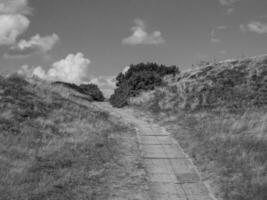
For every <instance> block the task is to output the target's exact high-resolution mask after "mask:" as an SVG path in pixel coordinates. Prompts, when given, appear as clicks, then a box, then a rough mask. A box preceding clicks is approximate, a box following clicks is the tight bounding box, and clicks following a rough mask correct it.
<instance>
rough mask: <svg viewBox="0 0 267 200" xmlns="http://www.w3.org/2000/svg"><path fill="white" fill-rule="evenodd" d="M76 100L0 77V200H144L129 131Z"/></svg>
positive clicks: (59, 89) (69, 93)
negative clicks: (132, 199)
mask: <svg viewBox="0 0 267 200" xmlns="http://www.w3.org/2000/svg"><path fill="white" fill-rule="evenodd" d="M81 97H84V96H82V95H81V94H78V93H77V92H76V91H73V90H72V89H70V88H66V87H64V86H62V85H61V86H57V85H51V84H49V83H44V82H40V81H31V82H27V81H26V80H24V79H22V78H21V77H18V76H10V77H9V78H2V77H0V199H1V200H21V199H29V200H35V199H36V200H42V199H43V200H45V199H57V200H60V199H62V200H63V199H64V200H67V199H76V200H82V199H105V200H106V199H131V198H134V199H140V200H141V199H142V200H143V199H148V197H147V191H146V189H147V182H146V179H145V172H144V169H143V167H142V164H141V160H140V155H139V149H138V145H137V142H136V136H135V130H134V129H132V128H131V127H127V126H125V125H124V124H122V123H121V122H120V121H118V119H117V118H115V117H111V116H110V115H109V114H108V113H106V112H103V111H100V110H99V109H98V108H97V107H95V106H94V105H93V104H92V103H90V102H89V101H88V100H87V99H85V100H84V99H83V98H81ZM129 158H131V159H129Z"/></svg>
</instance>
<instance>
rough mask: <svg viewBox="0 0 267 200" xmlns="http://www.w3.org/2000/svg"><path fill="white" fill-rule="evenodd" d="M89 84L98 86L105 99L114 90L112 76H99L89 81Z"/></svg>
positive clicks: (114, 83) (113, 78)
mask: <svg viewBox="0 0 267 200" xmlns="http://www.w3.org/2000/svg"><path fill="white" fill-rule="evenodd" d="M90 83H92V84H95V85H98V87H99V88H100V90H101V91H102V92H103V94H104V96H105V97H106V98H109V97H110V96H111V95H112V94H113V92H114V89H115V88H116V78H115V77H114V76H99V77H95V78H93V79H91V80H90Z"/></svg>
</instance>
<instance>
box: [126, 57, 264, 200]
mask: <svg viewBox="0 0 267 200" xmlns="http://www.w3.org/2000/svg"><path fill="white" fill-rule="evenodd" d="M129 102H130V105H131V106H132V107H135V108H137V109H139V112H145V113H146V115H149V116H150V117H153V118H154V120H155V121H156V122H158V123H159V124H161V125H162V126H165V127H166V128H167V129H168V131H170V132H172V134H173V136H174V137H175V138H176V139H177V141H178V142H179V143H180V144H181V146H182V147H183V148H184V149H185V151H186V152H187V153H188V154H189V155H190V156H191V157H192V158H193V159H194V163H195V164H196V165H197V166H198V167H199V168H200V170H201V172H202V174H203V177H204V179H205V180H206V181H207V182H208V183H209V184H210V185H211V186H212V189H213V191H214V193H215V194H216V196H217V198H218V199H223V200H252V199H253V200H265V199H267V181H266V180H267V176H266V171H267V163H266V158H267V108H266V106H267V56H266V55H264V56H258V57H253V58H245V59H241V60H227V61H222V62H218V63H213V64H212V63H211V64H204V65H201V66H197V67H195V68H192V69H190V70H188V71H185V72H181V73H180V74H177V75H176V76H175V77H170V76H166V77H165V85H163V86H161V87H157V88H155V89H154V90H151V91H146V92H142V94H141V95H139V96H137V97H132V98H131V99H130V100H129Z"/></svg>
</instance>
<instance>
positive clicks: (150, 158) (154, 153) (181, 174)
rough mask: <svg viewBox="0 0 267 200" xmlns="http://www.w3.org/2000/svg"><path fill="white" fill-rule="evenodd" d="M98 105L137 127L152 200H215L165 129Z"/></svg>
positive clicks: (128, 111)
mask: <svg viewBox="0 0 267 200" xmlns="http://www.w3.org/2000/svg"><path fill="white" fill-rule="evenodd" d="M97 106H99V107H100V108H102V109H104V110H106V111H109V112H110V113H111V114H114V115H116V116H117V117H118V116H119V117H121V119H122V120H123V121H125V122H127V123H130V124H133V125H134V126H135V127H136V129H137V133H138V134H137V138H138V141H139V144H140V148H141V152H142V156H143V159H144V164H145V167H146V171H147V173H148V176H149V180H150V189H151V197H152V199H153V200H213V199H215V198H214V197H213V195H212V194H210V192H209V191H208V189H207V187H206V186H205V184H204V183H203V182H202V181H201V177H200V174H199V172H198V170H197V168H196V167H195V166H194V164H193V163H192V161H191V159H190V158H189V157H188V155H187V154H185V153H184V151H183V149H182V148H181V147H180V145H179V144H178V143H177V141H176V140H175V139H174V138H173V137H172V136H171V134H170V133H169V132H167V131H166V130H165V129H164V128H162V127H160V126H158V125H157V124H153V123H152V122H150V121H148V119H145V118H144V117H142V116H135V115H134V112H133V111H132V110H131V109H128V108H127V109H115V108H112V107H111V106H110V105H109V104H108V103H101V104H97Z"/></svg>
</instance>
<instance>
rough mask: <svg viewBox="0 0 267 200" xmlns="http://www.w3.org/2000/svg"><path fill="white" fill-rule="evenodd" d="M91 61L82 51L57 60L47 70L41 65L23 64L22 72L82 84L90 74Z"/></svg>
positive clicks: (50, 79) (42, 77)
mask: <svg viewBox="0 0 267 200" xmlns="http://www.w3.org/2000/svg"><path fill="white" fill-rule="evenodd" d="M90 63H91V61H90V60H89V59H87V58H85V57H84V55H83V54H82V53H77V54H69V55H68V56H67V57H66V58H65V59H62V60H60V61H57V62H55V63H54V64H53V65H52V67H51V68H50V69H49V70H48V71H47V72H46V71H45V70H44V69H43V68H42V67H41V66H39V67H35V68H33V67H32V68H30V67H28V66H22V68H21V69H20V70H19V73H20V74H24V75H26V76H30V77H31V76H37V77H39V78H41V79H46V80H49V81H64V82H69V83H76V84H80V83H82V82H83V79H84V78H87V76H88V68H89V65H90Z"/></svg>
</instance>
